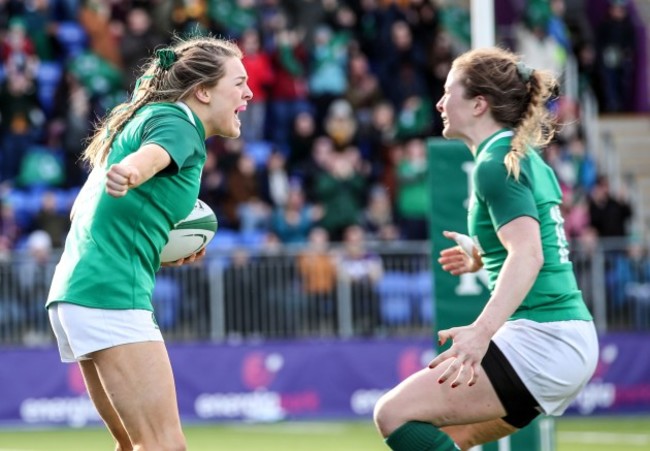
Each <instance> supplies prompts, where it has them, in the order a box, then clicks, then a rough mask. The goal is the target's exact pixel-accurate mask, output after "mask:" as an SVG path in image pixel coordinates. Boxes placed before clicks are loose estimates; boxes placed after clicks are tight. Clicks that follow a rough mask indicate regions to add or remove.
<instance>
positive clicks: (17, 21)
mask: <svg viewBox="0 0 650 451" xmlns="http://www.w3.org/2000/svg"><path fill="white" fill-rule="evenodd" d="M494 5H495V8H494V16H495V22H496V29H495V32H496V41H497V43H498V44H499V45H502V46H505V47H507V48H510V49H512V50H514V51H515V52H517V53H520V54H521V55H522V57H523V59H524V61H526V62H527V63H528V64H529V65H530V66H533V67H535V68H543V69H548V70H551V71H553V72H554V73H555V74H556V75H557V76H558V77H559V78H560V80H561V89H560V93H559V96H558V98H557V99H555V100H554V101H553V102H552V103H551V104H550V105H549V107H550V108H552V109H553V110H554V112H555V113H556V114H557V116H558V119H559V121H560V122H561V123H562V124H563V126H562V127H561V129H560V131H559V133H558V135H557V137H556V138H555V140H554V141H553V142H552V143H551V144H550V145H549V146H548V148H546V149H543V151H542V154H543V156H544V158H545V159H546V160H547V162H548V163H549V164H550V166H551V167H552V168H553V169H554V170H555V172H556V174H557V176H558V178H559V180H560V182H561V186H562V190H563V192H564V204H563V205H562V209H563V213H564V218H565V223H564V226H565V230H566V234H567V237H568V238H569V240H570V244H571V249H572V260H573V262H574V265H575V272H576V275H577V277H578V281H579V283H580V286H581V289H582V290H583V292H584V294H585V299H586V301H587V304H588V305H589V307H590V309H591V311H592V313H593V314H594V317H595V319H596V323H597V325H598V329H599V333H600V334H601V362H600V365H599V367H598V370H597V372H596V375H595V376H594V379H593V381H592V383H591V384H589V386H588V387H587V388H586V389H585V391H584V392H583V394H581V396H580V397H579V398H578V400H577V401H576V403H574V405H573V406H572V408H571V409H570V412H569V415H570V416H574V417H579V418H587V419H590V418H594V419H595V418H596V417H599V416H604V415H607V416H612V415H614V416H621V417H627V416H629V415H635V416H638V415H648V416H650V359H647V358H643V357H642V355H643V353H646V352H647V351H645V350H647V349H650V256H649V255H648V243H649V241H648V239H649V235H648V232H649V230H650V229H649V225H650V149H649V148H648V143H650V115H649V110H650V100H649V96H650V94H649V89H648V88H649V83H648V81H649V74H648V68H649V65H648V58H649V50H648V49H649V46H648V24H649V23H650V1H648V0H636V1H632V0H592V1H585V0H529V1H526V0H495V1H494ZM479 20H480V18H479ZM185 34H213V35H216V36H220V37H226V38H229V39H232V40H235V41H236V42H237V43H238V44H239V45H240V46H241V48H242V50H243V52H244V53H245V55H246V56H245V59H244V65H245V66H246V68H247V71H248V74H249V77H250V79H249V85H250V87H251V89H252V91H253V93H254V98H253V100H252V101H251V102H250V103H249V105H248V109H247V110H246V111H245V112H242V113H240V118H241V120H242V123H243V125H242V136H241V137H240V138H239V139H237V140H224V139H220V138H216V137H215V138H211V139H210V140H209V141H208V142H207V148H208V159H207V163H206V166H205V169H204V172H203V177H202V187H201V192H200V195H199V197H200V198H201V199H202V200H203V201H205V202H206V203H208V204H209V205H210V206H211V207H212V208H213V210H214V211H215V212H216V214H217V217H218V219H219V230H218V232H217V234H216V236H215V238H214V240H213V241H212V242H211V243H210V245H209V248H208V253H207V256H206V258H205V259H204V260H202V261H201V262H198V263H196V264H193V265H188V266H184V267H181V268H171V269H170V268H167V269H163V270H161V271H160V273H159V277H158V280H157V284H156V287H155V291H154V295H153V302H154V305H155V308H156V317H157V320H158V323H159V324H160V326H161V329H163V332H164V335H165V337H166V340H167V343H168V345H169V349H170V355H171V357H172V360H173V365H174V370H175V373H176V378H177V384H178V391H179V404H180V408H181V415H182V416H183V418H184V420H185V421H187V422H193V421H195V422H207V423H213V422H214V423H218V422H223V421H226V420H247V421H254V422H269V421H272V422H275V421H278V420H355V419H357V420H362V421H366V422H368V423H369V422H370V418H371V412H372V407H373V405H374V402H375V401H376V399H377V398H378V397H379V396H380V395H381V393H382V392H383V391H385V390H387V389H388V388H390V387H392V386H393V385H395V384H396V383H397V382H398V381H399V380H401V379H403V378H404V377H406V376H408V375H409V374H411V373H412V372H414V371H416V370H417V369H419V368H421V367H423V366H424V365H425V364H426V363H427V362H428V361H429V359H430V358H431V357H432V355H433V353H434V352H435V344H434V340H433V338H434V332H435V330H436V329H437V312H439V308H437V306H436V291H435V287H436V277H435V276H434V273H435V268H434V265H435V258H434V256H435V255H437V252H438V251H439V249H438V248H437V247H436V246H433V245H432V241H433V237H432V236H431V234H432V230H433V229H432V227H431V223H432V218H436V217H440V215H441V211H440V209H439V204H435V203H434V202H432V201H431V198H432V196H431V192H432V189H433V188H432V186H433V185H434V183H432V180H435V174H432V171H431V161H430V159H429V158H428V140H429V138H431V137H439V136H440V132H441V127H442V124H441V120H440V116H439V114H438V113H437V112H436V111H435V104H436V102H437V101H438V99H439V98H440V97H441V95H442V93H443V85H444V82H445V79H446V76H447V73H448V71H449V68H450V64H451V62H452V60H453V59H454V57H455V56H457V55H458V54H460V53H462V52H463V51H465V50H468V49H469V48H470V47H471V27H470V2H469V1H462V0H455V1H454V0H446V1H445V0H411V1H409V0H151V1H135V0H124V1H121V0H106V1H100V0H24V1H19V0H0V58H1V63H2V65H1V68H0V431H1V430H2V429H1V428H2V427H4V426H6V427H5V428H4V430H5V431H8V430H11V429H12V428H16V427H19V428H22V427H25V426H62V427H66V428H70V427H73V428H81V427H84V426H86V425H93V424H94V425H97V424H99V423H98V416H97V414H96V412H94V409H93V408H92V405H91V403H90V401H89V400H88V397H87V395H86V393H85V389H84V387H83V382H82V380H81V375H80V374H79V370H78V369H77V368H76V366H74V365H63V364H61V363H60V362H59V361H58V354H57V352H56V349H55V344H54V340H53V335H52V333H51V331H50V328H49V323H48V321H47V315H46V312H45V310H44V308H43V305H44V302H45V298H46V296H47V291H48V289H49V283H50V280H51V277H52V273H53V270H54V266H55V264H56V262H57V261H58V257H59V255H60V251H61V247H62V245H63V243H64V240H65V236H66V233H67V231H68V227H69V219H68V216H69V210H70V207H71V205H72V202H73V201H74V198H75V196H76V194H77V193H78V191H79V189H80V187H81V185H82V184H83V182H84V180H85V178H86V175H87V168H85V167H83V166H82V165H81V164H80V163H79V161H78V159H79V156H80V154H81V152H82V150H83V147H84V142H85V139H86V138H87V137H88V136H89V135H90V133H91V131H92V126H93V124H94V123H95V122H96V121H97V120H98V119H99V118H101V117H102V116H103V115H104V114H105V113H106V112H107V111H109V110H110V109H111V108H112V107H113V106H115V105H117V104H118V103H121V102H123V101H125V100H126V99H127V98H128V96H129V94H130V91H131V90H132V89H133V87H134V85H135V81H136V79H137V77H138V75H139V73H138V69H139V67H140V66H141V65H142V63H143V62H144V61H145V59H146V58H147V57H148V56H149V55H151V54H152V52H153V50H154V49H155V48H157V47H160V46H164V45H166V44H167V43H169V42H170V41H171V39H172V37H173V35H180V36H183V35H185ZM461 187H462V188H463V189H466V182H465V181H462V184H461ZM476 290H478V291H476V293H474V294H481V295H483V296H485V297H486V296H487V292H486V290H485V287H484V286H483V285H481V283H480V281H479V282H478V283H477V285H476ZM460 297H462V295H461V294H459V298H460ZM461 301H462V299H461ZM459 302H460V301H459ZM594 424H596V423H594ZM595 429H598V427H596V428H595ZM644 433H645V434H646V435H643V434H644ZM631 434H632V435H634V436H635V437H636V439H634V440H636V442H634V440H633V442H634V443H635V445H634V446H637V445H638V446H640V447H637V448H633V447H632V448H631V447H625V446H621V447H617V446H618V445H617V446H614V445H612V446H611V447H609V448H602V449H650V435H648V434H647V429H646V430H645V431H641V430H640V431H635V430H634V429H633V430H632V432H631ZM575 437H578V436H576V435H575V434H574V438H575ZM580 437H582V436H580ZM590 437H591V438H589V439H584V440H592V441H593V440H594V439H593V437H594V436H593V435H592V436H590ZM596 437H598V436H596ZM639 437H640V438H639ZM583 438H584V437H583ZM576 440H578V438H576ZM595 440H596V441H597V442H600V443H601V444H602V443H603V440H604V439H603V438H602V437H601V438H600V439H599V438H596V439H595ZM617 440H618V439H617ZM25 443H27V444H29V441H27V442H25ZM616 443H619V442H616ZM1 444H2V433H1V432H0V445H1ZM628 445H629V444H628ZM628 445H626V446H628ZM629 446H631V445H629ZM377 447H378V448H381V442H380V440H377ZM39 449H41V448H39ZM43 449H48V448H43ZM49 449H54V448H49ZM206 449H209V448H206ZM258 449H259V448H258ZM284 449H288V448H284ZM338 449H343V448H338ZM356 449H373V448H361V447H359V448H356ZM560 449H561V450H564V449H567V450H568V449H569V448H560ZM585 449H586V448H585ZM589 449H595V448H589Z"/></svg>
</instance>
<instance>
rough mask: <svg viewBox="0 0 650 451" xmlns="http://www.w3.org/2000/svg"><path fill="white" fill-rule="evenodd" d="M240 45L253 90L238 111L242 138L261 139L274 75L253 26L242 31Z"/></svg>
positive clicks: (249, 82)
mask: <svg viewBox="0 0 650 451" xmlns="http://www.w3.org/2000/svg"><path fill="white" fill-rule="evenodd" d="M240 47H241V49H242V52H243V53H244V59H243V60H242V62H243V63H244V67H245V68H246V72H247V73H248V86H249V87H250V88H251V91H253V98H252V99H251V100H250V101H249V102H248V106H247V108H246V110H245V111H242V112H240V113H239V119H240V120H241V121H242V124H244V127H242V138H243V139H244V141H246V142H250V141H262V140H263V139H264V128H265V124H266V110H267V103H268V97H269V90H270V88H271V86H272V84H273V77H274V75H273V68H272V66H271V59H270V57H269V55H268V54H267V53H266V51H264V50H263V49H262V47H261V43H260V34H259V32H258V31H257V30H256V29H254V28H249V29H247V30H245V31H244V33H243V34H242V37H241V40H240Z"/></svg>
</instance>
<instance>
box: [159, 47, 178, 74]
mask: <svg viewBox="0 0 650 451" xmlns="http://www.w3.org/2000/svg"><path fill="white" fill-rule="evenodd" d="M156 57H157V58H158V65H159V66H160V68H161V69H162V70H167V69H169V68H170V67H172V66H173V65H174V63H175V62H176V52H174V51H173V50H172V49H170V48H166V49H158V50H156Z"/></svg>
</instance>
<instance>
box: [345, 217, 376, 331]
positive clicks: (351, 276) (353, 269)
mask: <svg viewBox="0 0 650 451" xmlns="http://www.w3.org/2000/svg"><path fill="white" fill-rule="evenodd" d="M383 273H384V267H383V263H382V260H381V258H380V257H379V256H378V255H376V254H374V253H372V252H370V251H368V250H367V249H366V243H365V234H364V232H363V229H362V228H361V227H360V226H358V225H352V226H349V227H347V228H346V229H345V232H344V240H343V249H342V251H341V254H340V255H339V256H338V274H339V277H341V278H342V280H343V281H345V282H346V283H347V284H349V290H350V297H351V301H352V324H353V326H354V332H355V335H360V336H369V335H371V334H372V333H373V331H374V330H375V327H376V326H377V325H378V324H379V298H378V293H377V283H378V282H379V280H380V279H381V277H382V276H383Z"/></svg>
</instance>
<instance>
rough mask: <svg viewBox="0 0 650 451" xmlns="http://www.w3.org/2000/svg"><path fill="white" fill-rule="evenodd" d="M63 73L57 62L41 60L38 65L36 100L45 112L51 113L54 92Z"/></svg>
mask: <svg viewBox="0 0 650 451" xmlns="http://www.w3.org/2000/svg"><path fill="white" fill-rule="evenodd" d="M62 75H63V67H62V66H61V64H60V63H58V62H42V63H41V64H39V66H38V71H37V73H36V81H37V86H38V93H37V95H38V100H39V102H40V103H41V106H42V107H43V110H44V111H45V113H46V114H48V115H49V114H51V113H52V108H53V107H54V94H55V93H56V88H57V86H58V85H59V81H60V80H61V77H62Z"/></svg>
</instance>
